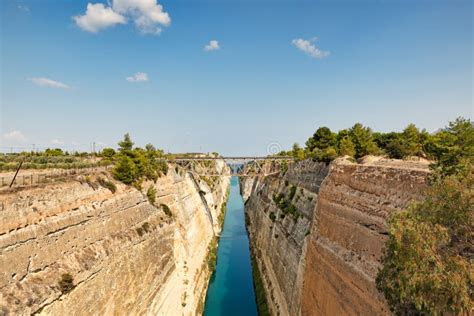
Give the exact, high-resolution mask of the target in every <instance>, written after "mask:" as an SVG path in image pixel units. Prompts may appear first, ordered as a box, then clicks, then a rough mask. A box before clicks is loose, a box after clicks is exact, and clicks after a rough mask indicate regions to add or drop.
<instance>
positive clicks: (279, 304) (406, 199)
mask: <svg viewBox="0 0 474 316" xmlns="http://www.w3.org/2000/svg"><path fill="white" fill-rule="evenodd" d="M428 173H429V171H428V167H427V164H426V163H420V162H405V161H394V160H384V159H380V158H373V157H369V158H367V159H366V160H365V161H363V162H361V163H353V162H350V161H349V160H346V159H338V160H336V161H334V162H333V163H331V165H330V166H325V165H324V164H318V163H314V162H310V161H303V162H299V163H295V164H292V165H290V167H289V168H288V171H287V172H286V173H284V174H280V175H279V176H274V177H267V178H249V179H243V180H242V182H241V189H242V193H243V196H244V197H245V198H246V199H247V202H246V215H247V227H248V230H249V234H250V243H251V247H252V253H253V255H254V257H255V258H256V261H257V263H258V266H259V268H260V271H261V275H262V279H263V282H264V285H265V288H266V295H267V300H268V302H269V308H270V311H271V313H272V314H274V315H299V314H301V315H376V314H377V315H381V314H388V313H389V310H388V308H387V306H386V304H385V301H384V299H383V297H381V295H380V294H379V293H378V292H377V290H376V288H375V277H376V274H377V271H378V268H379V266H380V256H381V253H382V248H383V245H384V242H385V240H386V238H387V226H386V220H387V218H388V216H389V215H390V213H391V212H393V211H395V210H397V209H401V208H404V207H406V206H407V205H408V204H409V203H410V201H412V200H414V199H419V198H421V197H422V195H423V190H424V188H425V186H426V184H425V182H426V177H427V175H428ZM292 191H293V192H294V193H293V192H292ZM292 205H293V206H292Z"/></svg>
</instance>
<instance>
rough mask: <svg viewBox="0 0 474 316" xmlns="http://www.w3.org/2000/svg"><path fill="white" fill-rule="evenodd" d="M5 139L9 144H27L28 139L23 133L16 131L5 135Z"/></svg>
mask: <svg viewBox="0 0 474 316" xmlns="http://www.w3.org/2000/svg"><path fill="white" fill-rule="evenodd" d="M3 139H4V140H6V141H7V142H9V143H24V142H26V137H25V135H23V133H22V132H20V131H17V130H14V131H11V132H8V133H5V134H3Z"/></svg>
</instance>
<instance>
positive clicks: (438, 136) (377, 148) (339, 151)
mask: <svg viewBox="0 0 474 316" xmlns="http://www.w3.org/2000/svg"><path fill="white" fill-rule="evenodd" d="M473 133H474V129H473V122H471V121H470V120H469V119H465V118H462V117H459V118H457V119H456V120H455V121H453V122H450V123H449V125H448V127H446V128H443V129H439V130H438V131H436V132H435V133H432V134H429V133H428V132H427V131H426V130H424V129H423V130H420V129H418V128H417V127H416V126H415V125H414V124H409V125H408V126H407V127H406V128H405V129H404V130H403V131H402V132H388V133H381V132H373V131H372V129H370V128H369V127H367V126H364V125H362V124H360V123H356V124H354V125H353V126H352V127H351V128H349V129H343V130H340V131H339V132H337V133H334V132H332V131H331V130H330V129H329V128H328V127H325V126H323V127H320V128H318V129H317V130H316V132H315V133H314V134H313V135H312V136H311V137H310V138H309V139H308V140H307V141H306V147H305V148H304V150H303V149H302V148H300V147H299V146H298V144H296V143H295V144H294V145H293V148H292V150H289V151H282V152H280V153H279V155H282V156H293V157H295V158H296V160H302V159H305V158H311V159H313V160H316V161H320V162H326V163H329V162H330V161H332V160H333V159H335V158H337V157H338V156H346V155H348V156H350V157H354V158H361V157H363V156H365V155H384V156H388V157H389V158H395V159H404V158H408V157H412V156H418V157H425V158H429V159H433V160H436V161H437V163H440V164H445V165H446V164H449V165H450V166H451V167H452V168H453V169H457V168H464V169H465V166H466V164H465V163H464V164H463V163H461V162H462V161H461V160H462V158H460V157H465V156H466V154H470V156H471V157H474V152H473V150H474V144H473V139H474V137H473V136H472V134H473ZM445 171H446V173H445V175H448V174H453V173H455V172H456V170H445Z"/></svg>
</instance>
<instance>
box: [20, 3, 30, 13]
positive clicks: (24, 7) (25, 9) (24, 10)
mask: <svg viewBox="0 0 474 316" xmlns="http://www.w3.org/2000/svg"><path fill="white" fill-rule="evenodd" d="M17 8H18V10H20V11H23V12H26V13H29V12H30V8H29V7H28V6H26V5H23V4H19V5H18V7H17Z"/></svg>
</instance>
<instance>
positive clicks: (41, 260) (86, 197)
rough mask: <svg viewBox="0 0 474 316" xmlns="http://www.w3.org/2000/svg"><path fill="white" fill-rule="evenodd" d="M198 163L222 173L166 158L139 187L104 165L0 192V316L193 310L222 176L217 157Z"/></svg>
mask: <svg viewBox="0 0 474 316" xmlns="http://www.w3.org/2000/svg"><path fill="white" fill-rule="evenodd" d="M208 168H209V169H210V170H209V172H208V173H212V174H215V173H219V174H222V176H221V177H215V178H214V179H207V178H206V179H205V178H202V179H200V178H199V177H193V176H192V175H191V174H189V173H187V172H186V171H184V170H182V169H180V168H179V167H175V166H170V168H169V171H168V174H167V175H166V176H163V177H161V178H159V179H158V180H157V182H156V183H154V182H152V181H148V182H144V183H143V184H142V189H141V190H138V189H136V188H134V187H131V186H126V185H123V184H121V183H119V182H117V181H115V180H113V179H112V177H111V176H110V174H108V173H106V172H105V173H95V174H90V175H88V176H87V177H85V176H78V177H76V178H69V179H65V180H64V181H62V182H54V183H51V184H41V185H36V186H31V187H25V188H18V189H10V190H9V189H4V190H2V191H1V192H0V267H1V273H0V315H30V314H34V313H39V314H49V315H51V314H53V315H72V314H74V315H103V314H107V315H110V314H116V315H138V314H153V315H157V314H161V315H176V314H179V315H194V314H195V313H196V311H197V310H198V308H199V306H200V305H201V306H203V304H204V298H205V295H206V289H207V286H208V280H209V277H210V274H211V271H209V268H208V265H207V264H206V261H207V255H208V250H209V245H210V243H211V241H212V240H213V238H214V236H215V234H217V233H219V231H220V229H221V227H220V224H219V221H218V217H219V215H220V212H221V209H222V207H221V206H222V204H223V203H224V200H225V195H226V192H227V190H228V186H229V181H230V176H229V169H228V167H227V165H226V164H225V163H224V161H217V162H216V163H215V164H212V165H211V166H209V167H208ZM114 188H115V189H114ZM150 188H154V189H155V190H156V196H155V199H154V201H153V200H152V199H151V198H150V197H149V196H147V192H148V189H150Z"/></svg>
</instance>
